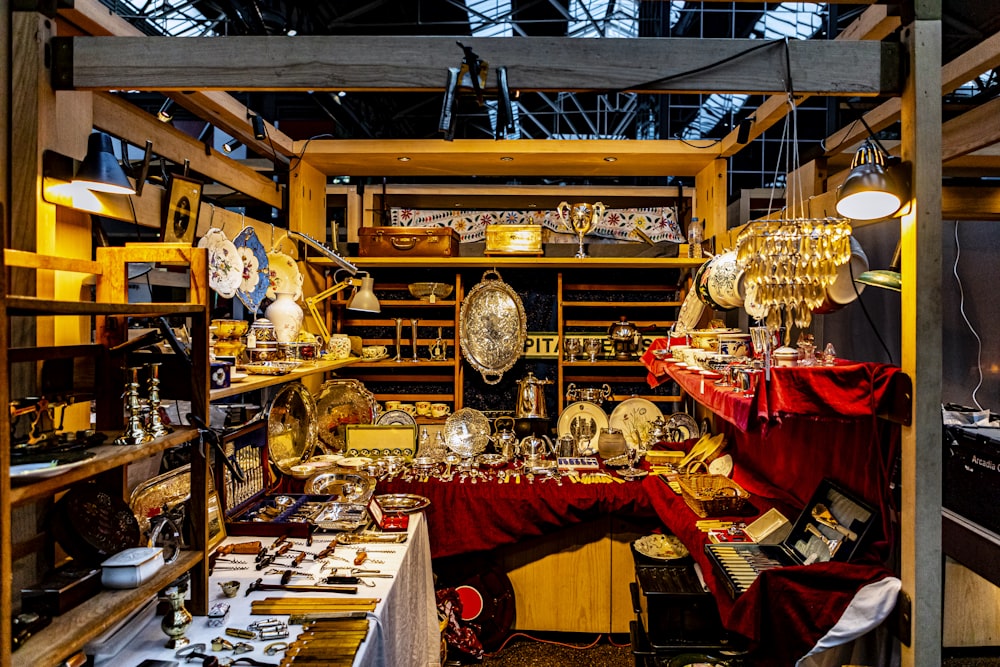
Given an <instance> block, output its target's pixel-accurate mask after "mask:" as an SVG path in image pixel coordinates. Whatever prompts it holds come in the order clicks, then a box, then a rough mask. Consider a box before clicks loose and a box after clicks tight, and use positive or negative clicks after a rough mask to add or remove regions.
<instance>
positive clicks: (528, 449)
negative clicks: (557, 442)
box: [519, 435, 553, 465]
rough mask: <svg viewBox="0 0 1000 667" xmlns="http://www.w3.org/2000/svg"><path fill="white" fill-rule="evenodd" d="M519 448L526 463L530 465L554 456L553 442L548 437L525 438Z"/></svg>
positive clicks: (530, 436) (534, 436)
mask: <svg viewBox="0 0 1000 667" xmlns="http://www.w3.org/2000/svg"><path fill="white" fill-rule="evenodd" d="M519 447H520V449H521V454H522V455H523V456H524V461H525V463H527V464H529V465H530V464H533V463H538V462H539V461H543V460H545V458H547V457H549V456H552V452H553V448H552V441H551V440H549V437H548V436H547V435H542V436H538V435H529V436H525V437H524V439H522V440H521V444H520V445H519Z"/></svg>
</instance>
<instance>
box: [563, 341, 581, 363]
mask: <svg viewBox="0 0 1000 667" xmlns="http://www.w3.org/2000/svg"><path fill="white" fill-rule="evenodd" d="M563 349H564V350H565V351H566V361H576V357H577V355H579V354H580V353H581V352H583V342H582V341H581V340H580V339H579V338H567V339H566V340H564V341H563Z"/></svg>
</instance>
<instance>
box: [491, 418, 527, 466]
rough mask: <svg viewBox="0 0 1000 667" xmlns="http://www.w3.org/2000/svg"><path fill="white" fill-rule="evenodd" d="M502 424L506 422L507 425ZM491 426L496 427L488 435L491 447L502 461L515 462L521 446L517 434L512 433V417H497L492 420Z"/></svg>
mask: <svg viewBox="0 0 1000 667" xmlns="http://www.w3.org/2000/svg"><path fill="white" fill-rule="evenodd" d="M503 424H507V425H508V427H507V428H503ZM493 427H494V428H495V429H496V433H494V434H493V435H491V436H490V440H492V441H493V447H494V448H495V449H496V451H497V453H498V454H500V456H502V457H503V458H504V461H507V462H508V463H513V462H515V461H516V460H517V459H518V457H520V455H521V447H520V444H519V443H518V439H517V434H516V433H514V418H513V417H497V418H496V419H494V420H493Z"/></svg>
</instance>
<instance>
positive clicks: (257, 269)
mask: <svg viewBox="0 0 1000 667" xmlns="http://www.w3.org/2000/svg"><path fill="white" fill-rule="evenodd" d="M233 245H235V246H236V250H237V252H239V254H240V259H241V260H242V261H243V274H242V280H241V281H240V286H239V289H237V290H236V296H237V297H239V299H240V301H242V302H243V305H244V306H246V307H247V310H249V311H250V312H251V313H256V312H257V311H258V310H259V309H260V304H261V302H262V301H263V300H264V296H265V295H266V294H267V288H268V287H270V285H271V279H270V272H269V270H268V259H267V251H266V250H264V245H263V244H262V243H261V242H260V239H259V238H258V237H257V232H256V230H254V228H253V227H244V228H243V231H241V232H240V233H239V234H237V235H236V238H235V239H233Z"/></svg>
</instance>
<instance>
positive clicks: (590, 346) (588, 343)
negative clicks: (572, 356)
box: [583, 338, 604, 363]
mask: <svg viewBox="0 0 1000 667" xmlns="http://www.w3.org/2000/svg"><path fill="white" fill-rule="evenodd" d="M603 349H604V339H603V338H588V339H586V340H585V341H584V342H583V350H584V352H586V353H587V354H589V355H590V363H594V362H596V361H597V355H598V354H599V353H600V352H601V350H603Z"/></svg>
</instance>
